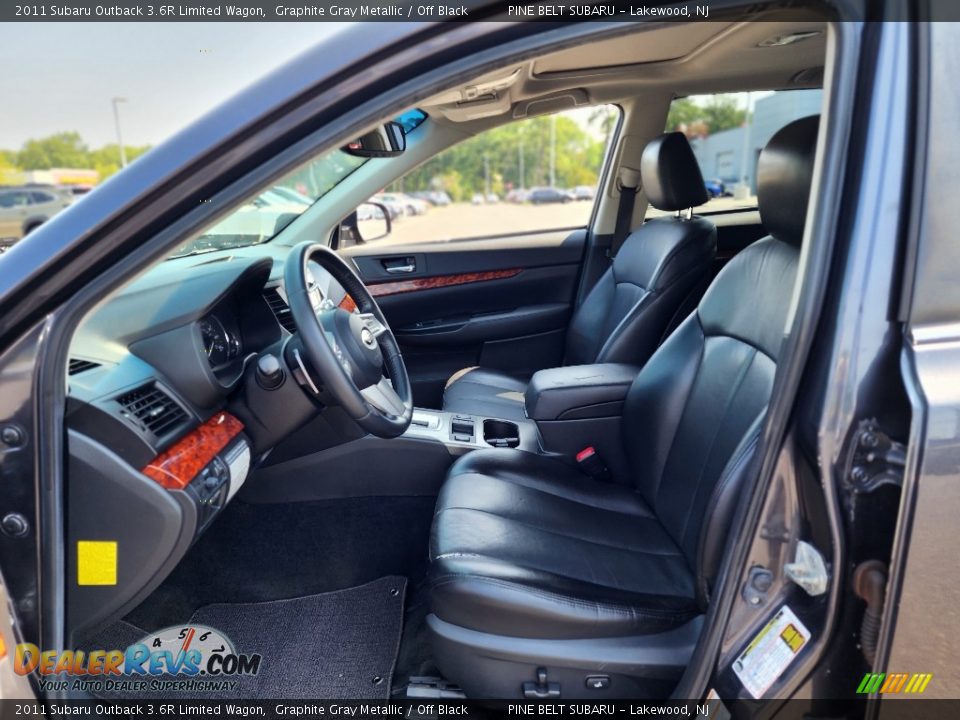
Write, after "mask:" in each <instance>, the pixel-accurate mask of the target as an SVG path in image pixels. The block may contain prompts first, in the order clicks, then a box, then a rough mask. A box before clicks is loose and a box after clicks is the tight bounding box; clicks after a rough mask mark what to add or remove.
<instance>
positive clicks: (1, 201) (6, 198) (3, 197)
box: [0, 192, 30, 208]
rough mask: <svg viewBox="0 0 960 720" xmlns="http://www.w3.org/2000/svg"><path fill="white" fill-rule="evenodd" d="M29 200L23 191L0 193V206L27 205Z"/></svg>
mask: <svg viewBox="0 0 960 720" xmlns="http://www.w3.org/2000/svg"><path fill="white" fill-rule="evenodd" d="M29 204H30V201H29V200H28V198H27V194H26V193H24V192H8V193H2V194H0V207H2V208H15V207H23V206H24V205H29Z"/></svg>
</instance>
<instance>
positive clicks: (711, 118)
mask: <svg viewBox="0 0 960 720" xmlns="http://www.w3.org/2000/svg"><path fill="white" fill-rule="evenodd" d="M703 119H704V121H705V122H706V123H707V127H709V128H710V132H712V133H717V132H720V131H721V130H729V129H730V128H735V127H740V126H741V125H743V124H744V123H745V122H746V121H747V111H746V110H744V109H743V108H741V107H739V105H738V104H737V101H736V100H734V99H733V98H732V97H730V96H723V95H716V96H714V97H713V98H712V99H711V100H710V102H709V103H707V105H705V106H704V108H703Z"/></svg>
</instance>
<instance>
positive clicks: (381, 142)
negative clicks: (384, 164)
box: [341, 120, 407, 158]
mask: <svg viewBox="0 0 960 720" xmlns="http://www.w3.org/2000/svg"><path fill="white" fill-rule="evenodd" d="M341 149H342V150H343V151H344V152H345V153H347V154H348V155H353V156H355V157H362V158H386V157H396V156H397V155H402V154H403V152H404V151H405V150H406V149H407V136H406V135H405V134H404V132H403V126H402V125H401V124H400V123H398V122H394V121H392V120H391V121H390V122H388V123H384V124H383V125H382V126H380V127H378V128H376V129H375V130H371V131H370V132H368V133H367V134H366V135H362V136H361V137H359V138H358V139H356V140H354V141H353V142H350V143H347V144H346V145H344V146H343V147H342V148H341Z"/></svg>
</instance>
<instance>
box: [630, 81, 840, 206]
mask: <svg viewBox="0 0 960 720" xmlns="http://www.w3.org/2000/svg"><path fill="white" fill-rule="evenodd" d="M822 100H823V91H822V90H776V91H762V92H749V93H746V92H740V93H721V94H717V95H692V96H690V97H685V98H678V99H677V100H674V101H673V103H672V104H671V105H670V114H669V115H668V116H667V128H666V129H667V132H673V131H680V132H682V133H683V134H684V135H686V136H687V139H688V140H689V141H690V146H691V147H692V148H693V153H694V155H695V156H696V158H697V161H698V162H699V164H700V172H701V174H702V175H703V181H704V184H705V185H706V188H707V193H708V194H709V196H710V199H709V200H708V201H707V203H706V204H705V205H701V206H700V207H698V208H694V212H697V213H706V214H710V213H716V212H727V211H736V210H746V209H753V208H756V207H757V160H758V159H759V157H760V151H761V150H762V149H763V148H764V146H765V145H766V144H767V141H768V140H770V138H771V137H773V135H774V134H775V133H776V132H777V131H778V130H779V129H780V128H782V127H783V126H784V125H786V124H788V123H790V122H792V121H793V120H797V119H799V118H802V117H806V116H808V115H816V114H818V113H819V112H820V107H821V103H822ZM664 214H669V213H666V212H664V211H662V210H657V209H656V208H654V207H648V208H647V217H655V216H657V215H664Z"/></svg>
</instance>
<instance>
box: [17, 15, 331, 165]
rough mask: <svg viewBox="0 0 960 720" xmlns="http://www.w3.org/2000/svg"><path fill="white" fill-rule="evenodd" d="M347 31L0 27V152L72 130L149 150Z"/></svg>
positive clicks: (298, 26)
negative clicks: (116, 112) (115, 103)
mask: <svg viewBox="0 0 960 720" xmlns="http://www.w3.org/2000/svg"><path fill="white" fill-rule="evenodd" d="M347 24H348V23H307V22H305V23H179V22H178V23H85V22H78V23H17V24H12V23H9V24H7V25H6V26H0V67H3V68H5V71H4V72H2V73H0V98H3V102H2V103H0V149H8V150H18V149H19V148H20V147H21V146H22V145H23V143H24V141H25V140H27V139H29V138H38V137H45V136H47V135H52V134H53V133H57V132H62V131H69V130H75V131H77V132H79V133H80V135H81V137H82V138H83V140H84V141H85V142H86V143H87V144H88V145H89V146H90V147H92V148H97V147H100V146H102V145H106V144H108V143H115V142H116V131H115V129H114V122H113V108H112V104H111V98H113V97H116V96H120V97H125V98H127V101H126V102H125V103H122V104H120V105H119V108H120V123H121V130H122V133H123V141H124V144H125V145H156V144H157V143H159V142H161V141H163V140H164V139H166V138H167V137H169V136H170V135H172V134H173V133H175V132H176V131H177V130H179V129H181V128H183V127H185V126H186V125H188V124H189V123H190V122H191V121H192V120H195V119H196V118H198V117H200V116H201V115H203V114H204V113H205V112H206V111H207V110H210V109H211V108H213V107H214V106H216V105H218V104H219V103H220V102H222V101H223V100H226V99H227V98H228V97H230V96H231V95H233V94H234V93H236V92H237V91H239V90H240V89H242V88H243V87H245V86H246V85H249V84H250V83H251V82H253V81H254V80H255V79H257V78H258V77H260V76H261V75H264V74H266V73H267V72H269V71H270V70H272V69H273V68H275V67H277V66H278V65H281V64H283V63H284V62H285V61H286V60H288V59H290V58H292V57H294V56H296V55H298V54H299V53H301V52H302V51H303V50H305V49H306V48H308V47H310V46H311V45H314V44H316V43H318V42H320V41H321V40H323V39H324V38H326V37H329V36H330V35H331V34H332V33H334V32H337V31H338V30H340V29H342V27H343V26H345V25H347Z"/></svg>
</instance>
